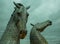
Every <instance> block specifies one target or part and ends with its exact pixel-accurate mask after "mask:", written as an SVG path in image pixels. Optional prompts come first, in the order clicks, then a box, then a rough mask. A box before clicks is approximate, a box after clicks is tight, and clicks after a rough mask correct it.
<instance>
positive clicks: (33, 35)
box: [30, 20, 52, 44]
mask: <svg viewBox="0 0 60 44" xmlns="http://www.w3.org/2000/svg"><path fill="white" fill-rule="evenodd" d="M31 25H32V26H33V27H32V29H31V32H30V44H48V42H47V41H46V39H45V38H44V37H43V36H42V35H41V33H40V32H43V31H44V29H45V28H47V27H48V26H50V25H52V21H50V20H47V21H44V22H42V23H37V24H35V25H34V24H31Z"/></svg>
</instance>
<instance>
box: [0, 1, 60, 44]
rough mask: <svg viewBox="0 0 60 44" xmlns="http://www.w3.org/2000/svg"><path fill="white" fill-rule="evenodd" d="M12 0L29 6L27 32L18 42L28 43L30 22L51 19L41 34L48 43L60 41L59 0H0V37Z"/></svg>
mask: <svg viewBox="0 0 60 44" xmlns="http://www.w3.org/2000/svg"><path fill="white" fill-rule="evenodd" d="M13 1H15V2H19V3H22V4H23V5H24V6H25V7H27V6H29V5H30V6H31V7H30V9H29V10H28V12H29V14H30V15H29V19H28V23H27V30H28V34H27V36H26V38H25V39H24V40H21V42H20V44H30V43H29V42H30V41H29V33H30V30H31V25H30V23H33V24H36V23H37V22H43V21H45V20H51V21H52V22H53V23H52V26H50V27H48V28H46V30H45V31H44V32H42V35H43V36H44V37H45V38H46V39H47V41H48V43H49V44H58V43H60V34H59V33H60V0H0V38H1V36H2V34H3V32H4V30H5V28H6V25H7V23H8V21H9V18H10V16H11V14H12V12H13V10H14V4H13Z"/></svg>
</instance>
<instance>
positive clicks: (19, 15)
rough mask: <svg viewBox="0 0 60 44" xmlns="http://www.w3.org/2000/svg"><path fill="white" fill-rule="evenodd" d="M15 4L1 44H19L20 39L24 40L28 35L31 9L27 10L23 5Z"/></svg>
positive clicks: (0, 41)
mask: <svg viewBox="0 0 60 44" xmlns="http://www.w3.org/2000/svg"><path fill="white" fill-rule="evenodd" d="M13 3H14V5H15V10H14V12H13V13H12V15H11V18H10V20H9V22H8V24H7V27H6V30H5V32H4V34H3V35H2V37H1V40H0V44H19V43H20V39H24V38H25V36H26V34H27V30H26V23H27V20H28V16H29V14H28V12H27V9H29V7H27V8H25V7H24V6H23V4H20V3H15V2H13Z"/></svg>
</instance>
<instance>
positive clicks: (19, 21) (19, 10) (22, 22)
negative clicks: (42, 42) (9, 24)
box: [14, 2, 30, 39]
mask: <svg viewBox="0 0 60 44" xmlns="http://www.w3.org/2000/svg"><path fill="white" fill-rule="evenodd" d="M14 5H15V6H16V7H15V11H14V12H15V18H14V19H15V20H16V26H17V28H18V29H19V31H20V39H23V38H24V37H25V35H26V34H27V30H26V23H27V19H28V16H29V14H28V13H27V9H29V7H30V6H28V7H27V8H25V7H24V6H23V5H22V4H20V3H15V2H14Z"/></svg>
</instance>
